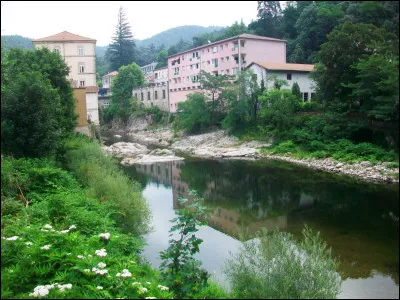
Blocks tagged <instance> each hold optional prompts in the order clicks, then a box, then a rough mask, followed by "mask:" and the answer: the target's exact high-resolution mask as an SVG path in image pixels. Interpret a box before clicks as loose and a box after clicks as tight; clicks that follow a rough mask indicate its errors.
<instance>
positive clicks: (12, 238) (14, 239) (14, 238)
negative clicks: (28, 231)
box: [6, 236, 19, 241]
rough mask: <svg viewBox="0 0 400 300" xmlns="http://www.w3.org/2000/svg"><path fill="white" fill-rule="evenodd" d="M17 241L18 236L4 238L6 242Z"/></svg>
mask: <svg viewBox="0 0 400 300" xmlns="http://www.w3.org/2000/svg"><path fill="white" fill-rule="evenodd" d="M18 239H19V236H12V237H9V238H6V240H7V241H16V240H18Z"/></svg>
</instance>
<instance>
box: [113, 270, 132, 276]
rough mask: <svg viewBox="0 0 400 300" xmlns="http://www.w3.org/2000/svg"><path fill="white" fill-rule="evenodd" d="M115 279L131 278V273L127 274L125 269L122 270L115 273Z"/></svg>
mask: <svg viewBox="0 0 400 300" xmlns="http://www.w3.org/2000/svg"><path fill="white" fill-rule="evenodd" d="M116 276H117V277H132V273H131V272H129V271H128V270H127V269H123V270H122V273H117V275H116Z"/></svg>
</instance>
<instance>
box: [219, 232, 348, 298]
mask: <svg viewBox="0 0 400 300" xmlns="http://www.w3.org/2000/svg"><path fill="white" fill-rule="evenodd" d="M242 245H243V248H242V250H241V251H240V252H239V254H237V255H235V256H233V258H232V259H230V260H228V263H227V264H226V267H225V273H226V274H227V276H228V280H229V282H230V284H231V287H232V291H233V293H234V294H235V296H236V297H237V298H240V299H248V298H250V299H269V298H272V299H281V298H285V299H293V298H295V299H305V298H307V299H308V298H312V299H325V298H332V299H334V298H336V296H337V295H338V294H339V292H340V287H341V281H342V280H341V278H340V275H339V274H338V273H337V268H338V262H337V261H336V260H335V259H333V258H332V254H331V250H330V249H327V245H326V243H325V242H324V241H323V240H322V238H321V237H320V234H319V232H318V233H315V232H313V231H312V230H310V229H309V228H307V227H305V228H304V229H303V240H302V241H301V242H296V241H295V239H294V238H293V236H292V235H291V234H289V233H280V232H278V231H274V232H273V233H271V234H269V233H268V231H267V230H266V229H263V230H262V231H261V232H260V233H258V234H257V235H256V238H255V239H252V240H249V241H247V242H243V244H242Z"/></svg>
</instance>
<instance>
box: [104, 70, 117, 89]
mask: <svg viewBox="0 0 400 300" xmlns="http://www.w3.org/2000/svg"><path fill="white" fill-rule="evenodd" d="M117 75H118V71H113V72H110V73H108V74H106V75H104V76H103V77H101V82H102V83H103V88H106V89H111V83H112V81H113V79H114V78H115V76H117Z"/></svg>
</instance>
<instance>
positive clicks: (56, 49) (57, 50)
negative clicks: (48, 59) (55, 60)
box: [53, 47, 61, 54]
mask: <svg viewBox="0 0 400 300" xmlns="http://www.w3.org/2000/svg"><path fill="white" fill-rule="evenodd" d="M53 51H54V52H57V53H58V54H60V53H61V49H60V47H54V50H53Z"/></svg>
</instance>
